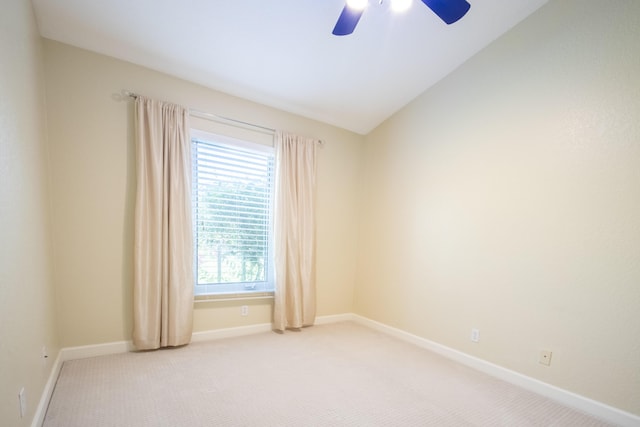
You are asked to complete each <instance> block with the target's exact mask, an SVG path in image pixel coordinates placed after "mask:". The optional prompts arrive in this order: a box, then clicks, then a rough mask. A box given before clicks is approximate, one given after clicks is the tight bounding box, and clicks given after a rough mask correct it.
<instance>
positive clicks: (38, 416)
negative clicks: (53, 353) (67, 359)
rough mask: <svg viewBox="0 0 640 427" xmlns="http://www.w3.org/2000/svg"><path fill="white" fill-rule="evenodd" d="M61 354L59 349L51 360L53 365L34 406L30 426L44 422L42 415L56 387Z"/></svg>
mask: <svg viewBox="0 0 640 427" xmlns="http://www.w3.org/2000/svg"><path fill="white" fill-rule="evenodd" d="M61 354H62V352H61V351H59V352H58V356H57V357H56V360H55V361H54V362H53V366H51V372H50V373H49V378H48V379H47V383H46V384H45V386H44V390H43V391H42V396H40V402H38V407H37V408H36V412H35V414H34V415H33V420H31V427H40V426H41V425H42V423H43V422H44V416H45V415H46V413H47V408H48V407H49V401H50V400H51V396H52V395H53V389H54V388H55V387H56V382H57V381H58V375H59V374H60V369H62V358H61Z"/></svg>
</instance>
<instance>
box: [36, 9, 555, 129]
mask: <svg viewBox="0 0 640 427" xmlns="http://www.w3.org/2000/svg"><path fill="white" fill-rule="evenodd" d="M468 1H469V3H471V9H470V10H469V12H468V13H467V15H465V16H464V17H463V18H462V19H461V20H460V21H458V22H456V23H454V24H452V25H449V26H447V25H446V24H445V23H444V22H442V21H441V20H440V19H439V18H438V17H437V16H436V15H435V14H434V13H433V12H431V10H430V9H428V8H427V7H426V6H425V5H424V4H423V3H422V2H421V1H419V0H413V5H412V7H411V9H410V10H409V11H408V12H405V13H404V14H401V15H396V14H392V12H391V11H390V9H389V7H388V4H387V3H388V1H383V2H382V4H380V0H370V6H369V7H368V9H367V10H366V11H365V13H364V14H363V16H362V18H361V19H360V22H359V24H358V26H357V28H356V30H355V32H354V33H353V34H352V35H349V36H343V37H337V36H334V35H332V34H331V31H332V30H333V26H334V25H335V22H336V20H337V18H338V16H339V14H340V12H341V11H342V8H343V6H344V0H272V1H265V0H182V1H178V0H33V4H34V7H35V12H36V18H37V21H38V26H39V29H40V33H41V35H42V36H43V37H46V38H49V39H53V40H57V41H60V42H63V43H67V44H70V45H73V46H78V47H81V48H84V49H88V50H92V51H95V52H98V53H102V54H105V55H109V56H113V57H116V58H119V59H123V60H126V61H129V62H133V63H136V64H139V65H143V66H146V67H148V68H151V69H154V70H158V71H162V72H165V73H167V74H171V75H174V76H177V77H180V78H183V79H185V80H189V81H192V82H195V83H199V84H202V85H204V86H207V87H210V88H212V89H216V90H219V91H222V92H226V93H228V94H231V95H236V96H239V97H242V98H245V99H249V100H252V101H256V102H259V103H262V104H265V105H269V106H272V107H275V108H279V109H281V110H285V111H289V112H292V113H296V114H299V115H302V116H305V117H308V118H312V119H316V120H319V121H322V122H326V123H329V124H332V125H335V126H339V127H342V128H345V129H349V130H351V131H354V132H357V133H360V134H366V133H368V132H369V131H371V130H372V129H373V128H375V127H376V126H377V125H378V124H380V123H381V122H382V121H384V120H385V119H386V118H388V117H389V116H390V115H392V114H393V113H394V112H396V111H398V110H399V109H400V108H402V107H403V106H404V105H406V104H407V103H408V102H409V101H411V100H412V99H413V98H415V97H416V96H418V95H419V94H420V93H422V92H423V91H424V90H426V89H427V88H429V87H430V86H432V85H433V84H434V83H436V82H437V81H438V80H440V79H441V78H443V77H444V76H446V75H447V74H448V73H450V72H451V71H452V70H454V69H455V68H456V67H458V66H459V65H460V64H462V63H463V62H464V61H465V60H467V59H468V58H469V57H471V56H472V55H474V54H475V53H476V52H478V51H479V50H480V49H482V48H483V47H485V46H486V45H488V44H489V43H490V42H492V41H493V40H495V39H496V38H497V37H499V36H500V35H501V34H503V33H504V32H506V31H507V30H509V29H510V28H511V27H513V26H514V25H516V24H517V23H518V22H520V21H521V20H522V19H524V18H525V17H526V16H528V15H529V14H531V13H532V12H533V11H535V10H536V9H538V8H539V7H540V6H542V5H543V4H544V3H546V2H547V0H517V1H516V0H468ZM123 89H133V90H135V88H123Z"/></svg>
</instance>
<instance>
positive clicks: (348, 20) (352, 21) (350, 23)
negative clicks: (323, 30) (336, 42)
mask: <svg viewBox="0 0 640 427" xmlns="http://www.w3.org/2000/svg"><path fill="white" fill-rule="evenodd" d="M363 12H364V9H363V10H352V9H349V7H348V6H345V7H344V9H342V13H341V14H340V17H338V22H336V26H335V27H334V28H333V35H335V36H346V35H347V34H351V33H353V30H355V29H356V25H358V21H359V20H360V17H361V16H362V13H363Z"/></svg>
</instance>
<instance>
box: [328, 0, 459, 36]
mask: <svg viewBox="0 0 640 427" xmlns="http://www.w3.org/2000/svg"><path fill="white" fill-rule="evenodd" d="M382 1H383V0H379V2H380V3H382ZM421 1H422V3H424V4H426V5H427V7H428V8H429V9H431V10H432V11H433V13H435V14H436V15H438V17H439V18H440V19H442V20H443V21H444V22H445V23H446V24H453V23H454V22H456V21H457V20H459V19H460V18H462V17H463V16H464V15H465V14H466V13H467V11H468V10H469V8H470V7H471V5H470V4H469V3H468V2H467V1H466V0H421ZM368 4H369V1H368V0H347V1H346V4H345V6H344V9H342V13H340V16H339V17H338V22H336V26H335V27H334V28H333V34H334V35H336V36H346V35H349V34H351V33H353V30H355V29H356V25H358V21H359V20H360V17H361V16H362V14H363V13H364V10H365V9H366V8H367V6H368ZM410 5H411V0H395V1H394V0H392V1H391V7H392V8H394V9H397V10H402V9H403V8H404V9H406V8H408V7H409V6H410Z"/></svg>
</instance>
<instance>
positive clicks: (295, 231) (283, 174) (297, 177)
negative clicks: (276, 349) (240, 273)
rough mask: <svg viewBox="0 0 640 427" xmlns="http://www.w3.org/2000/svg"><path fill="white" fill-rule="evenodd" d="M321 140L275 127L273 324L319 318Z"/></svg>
mask: <svg viewBox="0 0 640 427" xmlns="http://www.w3.org/2000/svg"><path fill="white" fill-rule="evenodd" d="M318 142H319V141H317V140H314V139H310V138H303V137H300V136H297V135H292V134H288V133H285V132H276V141H275V156H276V190H275V219H274V228H275V236H276V237H275V281H276V284H275V301H274V313H273V329H274V330H277V331H284V330H285V329H287V328H290V329H295V328H301V327H303V326H310V325H313V323H314V321H315V317H316V283H315V281H316V277H315V276H316V260H315V244H316V236H315V221H316V211H315V204H316V150H317V145H318Z"/></svg>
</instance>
